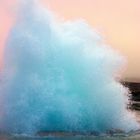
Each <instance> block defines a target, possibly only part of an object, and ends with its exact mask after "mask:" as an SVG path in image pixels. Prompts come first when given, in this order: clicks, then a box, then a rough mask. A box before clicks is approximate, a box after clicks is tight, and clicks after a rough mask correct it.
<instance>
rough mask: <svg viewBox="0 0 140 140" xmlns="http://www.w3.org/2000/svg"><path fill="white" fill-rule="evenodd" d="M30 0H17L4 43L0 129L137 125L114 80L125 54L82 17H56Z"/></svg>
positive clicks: (23, 130) (24, 130) (97, 128)
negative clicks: (75, 18) (18, 2)
mask: <svg viewBox="0 0 140 140" xmlns="http://www.w3.org/2000/svg"><path fill="white" fill-rule="evenodd" d="M30 2H32V3H30V4H29V3H28V2H25V3H22V4H21V7H20V10H19V11H18V14H17V20H16V23H15V25H14V27H13V28H12V30H11V32H10V35H9V38H8V39H7V43H6V47H5V54H4V68H3V72H2V73H1V89H0V90H1V94H0V97H1V99H2V102H1V103H0V104H1V110H3V114H2V115H1V117H0V127H1V128H0V129H1V130H4V131H8V132H12V133H36V132H37V131H41V130H43V131H44V130H45V131H94V130H95V131H100V132H103V131H106V130H108V129H112V128H114V129H123V130H125V131H129V130H131V129H137V128H138V124H137V123H136V121H135V119H134V118H133V116H132V114H131V113H130V112H128V111H127V110H126V104H127V101H128V98H127V96H126V95H125V94H127V92H128V91H127V89H126V88H125V87H123V86H122V85H121V84H120V83H119V82H118V80H116V77H117V75H118V71H119V70H120V67H121V66H122V64H123V58H122V57H121V56H120V55H119V54H118V53H117V52H115V51H114V50H112V49H111V48H110V47H108V46H106V45H105V44H104V43H103V41H102V39H101V37H100V35H99V34H98V33H97V32H96V31H94V30H93V29H92V28H91V27H90V26H89V25H88V24H86V23H85V22H84V21H60V20H58V19H57V18H55V17H54V16H53V15H52V14H51V13H50V12H49V11H48V10H46V9H43V8H42V7H41V6H39V5H38V4H36V3H34V2H33V1H30Z"/></svg>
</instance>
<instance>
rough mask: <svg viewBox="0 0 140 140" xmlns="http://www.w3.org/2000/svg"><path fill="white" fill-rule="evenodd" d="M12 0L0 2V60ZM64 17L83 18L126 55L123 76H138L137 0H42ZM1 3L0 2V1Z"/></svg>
mask: <svg viewBox="0 0 140 140" xmlns="http://www.w3.org/2000/svg"><path fill="white" fill-rule="evenodd" d="M13 1H14V0H10V1H9V0H1V2H0V56H1V57H0V60H1V58H2V50H3V46H4V41H5V38H6V36H7V33H8V31H9V29H10V26H11V23H12V19H11V11H10V10H9V9H10V8H9V7H11V5H12V4H13ZM42 1H44V2H43V4H44V5H45V6H46V7H47V6H48V7H49V8H50V9H52V10H53V11H55V12H56V13H57V14H58V15H60V16H61V17H64V18H65V19H77V18H84V19H86V20H87V22H88V23H89V24H91V25H92V26H93V27H94V28H97V29H98V30H99V31H100V32H101V34H102V35H103V36H104V38H105V39H106V40H107V42H108V43H109V44H110V45H111V46H112V47H114V48H117V49H118V50H120V52H121V53H122V54H124V55H125V56H126V57H127V58H128V67H127V71H126V73H125V74H124V77H130V78H139V79H140V62H139V60H140V55H139V53H140V39H139V37H140V0H42ZM2 3H3V4H2Z"/></svg>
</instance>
